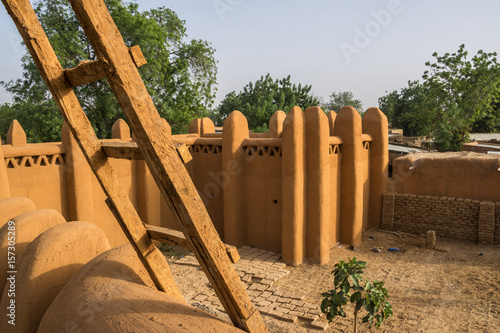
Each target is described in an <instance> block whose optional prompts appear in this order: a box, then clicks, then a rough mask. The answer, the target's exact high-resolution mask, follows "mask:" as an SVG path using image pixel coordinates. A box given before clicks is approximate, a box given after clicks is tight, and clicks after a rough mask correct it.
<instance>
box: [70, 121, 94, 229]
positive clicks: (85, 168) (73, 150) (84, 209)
mask: <svg viewBox="0 0 500 333" xmlns="http://www.w3.org/2000/svg"><path fill="white" fill-rule="evenodd" d="M62 144H63V145H64V147H65V150H66V165H65V170H66V182H67V184H68V202H67V205H68V214H69V216H68V217H67V220H68V221H87V222H93V221H94V205H93V196H92V178H91V176H92V171H91V170H90V166H89V165H88V163H87V160H86V159H85V156H83V153H82V151H81V149H80V146H78V143H77V142H76V140H75V138H74V137H73V134H72V133H71V131H70V129H69V127H68V124H66V122H64V123H63V125H62Z"/></svg>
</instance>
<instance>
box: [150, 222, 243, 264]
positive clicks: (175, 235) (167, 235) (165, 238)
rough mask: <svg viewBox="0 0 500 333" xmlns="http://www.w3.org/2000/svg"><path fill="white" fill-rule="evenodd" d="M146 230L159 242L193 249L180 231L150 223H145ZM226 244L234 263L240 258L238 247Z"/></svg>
mask: <svg viewBox="0 0 500 333" xmlns="http://www.w3.org/2000/svg"><path fill="white" fill-rule="evenodd" d="M145 226H146V230H147V231H148V234H149V237H151V239H154V240H156V241H158V242H161V243H170V244H174V245H179V246H181V247H183V248H185V249H186V250H189V251H192V250H193V249H192V248H191V246H190V245H189V242H188V241H187V240H186V236H184V234H183V233H182V232H180V231H177V230H173V229H169V228H163V227H158V226H155V225H151V224H145ZM224 245H225V246H226V253H227V255H228V256H229V259H230V260H231V262H232V263H233V264H236V263H237V262H238V261H239V260H240V254H239V253H238V249H236V247H234V246H232V245H228V244H224Z"/></svg>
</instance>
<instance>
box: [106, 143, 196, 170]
mask: <svg viewBox="0 0 500 333" xmlns="http://www.w3.org/2000/svg"><path fill="white" fill-rule="evenodd" d="M101 146H102V149H103V150H104V152H105V153H106V156H108V157H109V158H118V159H125V160H143V158H142V155H141V151H140V150H139V146H137V142H133V141H132V142H109V141H104V142H101ZM175 149H176V151H177V154H178V155H179V157H180V158H181V160H182V162H183V163H184V164H185V163H187V162H189V161H191V160H192V159H193V157H192V156H191V153H190V152H189V149H188V148H187V147H186V145H185V144H183V143H179V144H175Z"/></svg>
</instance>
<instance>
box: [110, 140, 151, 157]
mask: <svg viewBox="0 0 500 333" xmlns="http://www.w3.org/2000/svg"><path fill="white" fill-rule="evenodd" d="M101 147H102V149H104V153H105V154H106V156H108V157H109V158H118V159H125V160H143V158H142V155H141V152H140V150H139V147H138V146H137V143H136V142H102V143H101Z"/></svg>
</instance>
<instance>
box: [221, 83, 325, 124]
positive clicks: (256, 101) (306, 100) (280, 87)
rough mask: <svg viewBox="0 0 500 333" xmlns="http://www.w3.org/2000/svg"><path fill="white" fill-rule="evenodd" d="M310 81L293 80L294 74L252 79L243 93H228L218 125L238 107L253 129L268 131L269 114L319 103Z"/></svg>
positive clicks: (222, 103)
mask: <svg viewBox="0 0 500 333" xmlns="http://www.w3.org/2000/svg"><path fill="white" fill-rule="evenodd" d="M310 91H311V86H310V85H305V86H303V85H301V84H300V83H299V84H298V85H296V84H292V83H291V81H290V76H288V77H286V78H284V79H281V80H273V79H272V78H271V76H270V75H269V74H267V75H266V76H265V77H264V76H261V78H260V79H259V80H257V81H255V83H252V82H250V83H248V84H247V85H246V86H245V87H243V90H242V91H240V92H239V93H236V92H235V91H233V92H230V93H229V94H227V95H226V97H225V98H224V100H223V101H222V102H221V104H220V105H219V107H218V108H217V110H216V112H215V113H214V115H213V119H214V120H215V121H216V123H217V124H218V125H222V121H223V120H224V119H226V117H227V116H228V115H229V114H230V113H231V112H233V111H234V110H238V111H241V112H242V113H243V114H244V115H245V116H246V117H247V120H248V126H249V128H250V129H252V130H255V131H258V132H264V131H267V124H268V122H269V118H271V116H272V115H273V114H274V113H275V112H276V111H278V110H283V111H284V112H288V111H290V109H291V108H292V107H294V106H300V107H301V108H302V109H305V108H307V107H309V106H316V105H318V104H319V100H318V98H317V97H314V96H313V95H312V94H311V93H310Z"/></svg>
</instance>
